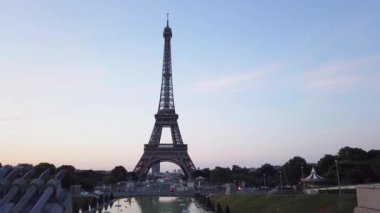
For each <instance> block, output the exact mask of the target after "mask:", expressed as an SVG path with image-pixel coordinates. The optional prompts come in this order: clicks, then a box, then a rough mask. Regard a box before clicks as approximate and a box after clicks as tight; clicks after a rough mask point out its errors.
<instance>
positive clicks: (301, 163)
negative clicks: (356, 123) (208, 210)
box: [195, 147, 380, 187]
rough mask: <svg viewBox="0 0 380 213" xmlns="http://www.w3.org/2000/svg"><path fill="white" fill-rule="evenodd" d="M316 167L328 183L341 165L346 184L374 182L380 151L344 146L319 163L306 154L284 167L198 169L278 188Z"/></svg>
mask: <svg viewBox="0 0 380 213" xmlns="http://www.w3.org/2000/svg"><path fill="white" fill-rule="evenodd" d="M312 167H314V168H315V169H316V170H317V173H318V174H319V175H321V176H322V177H324V178H325V179H326V181H325V182H324V184H326V185H333V184H336V183H337V168H338V169H339V173H340V179H341V183H342V184H357V183H371V182H379V181H380V150H370V151H368V152H366V151H364V150H362V149H359V148H351V147H344V148H341V149H340V150H339V152H338V153H337V155H335V156H333V155H324V156H323V157H322V158H321V159H320V160H319V161H318V162H317V163H316V164H311V163H308V162H306V160H305V159H304V158H302V157H299V156H296V157H293V158H291V159H290V160H289V161H287V162H286V163H285V164H283V165H281V166H273V165H271V164H264V165H262V166H261V167H260V168H257V169H255V170H252V169H251V170H250V169H248V168H241V167H239V166H238V165H234V166H232V168H231V169H230V168H229V167H227V168H223V167H215V168H214V169H212V170H210V169H208V168H205V169H203V170H200V171H197V172H196V174H195V176H203V177H205V178H206V179H207V180H209V181H210V182H212V183H214V184H222V183H226V182H230V183H231V182H235V184H239V183H241V182H242V181H244V182H245V183H246V184H247V185H248V186H256V187H260V186H264V185H265V186H268V187H274V186H278V185H279V184H280V179H282V181H283V184H284V185H285V184H289V185H296V184H298V183H299V182H300V179H301V178H302V177H306V176H307V175H309V174H310V172H311V169H312Z"/></svg>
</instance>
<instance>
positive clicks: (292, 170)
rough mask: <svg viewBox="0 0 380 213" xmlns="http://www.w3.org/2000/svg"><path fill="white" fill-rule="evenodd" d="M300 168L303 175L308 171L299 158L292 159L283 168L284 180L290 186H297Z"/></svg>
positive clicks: (305, 164) (303, 160) (307, 167)
mask: <svg viewBox="0 0 380 213" xmlns="http://www.w3.org/2000/svg"><path fill="white" fill-rule="evenodd" d="M302 168H303V171H304V175H305V174H307V173H308V172H309V171H310V168H309V166H308V165H307V163H306V161H305V159H303V158H301V157H299V156H296V157H293V158H292V159H290V160H289V161H288V162H286V163H285V164H284V166H283V172H284V177H285V179H286V180H287V181H288V182H289V183H290V184H292V185H294V184H297V183H298V182H299V181H300V180H301V177H302Z"/></svg>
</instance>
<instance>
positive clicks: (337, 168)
mask: <svg viewBox="0 0 380 213" xmlns="http://www.w3.org/2000/svg"><path fill="white" fill-rule="evenodd" d="M335 166H336V177H337V179H338V192H339V195H340V193H341V192H340V178H339V167H338V160H335Z"/></svg>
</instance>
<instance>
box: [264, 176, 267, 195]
mask: <svg viewBox="0 0 380 213" xmlns="http://www.w3.org/2000/svg"><path fill="white" fill-rule="evenodd" d="M264 190H265V191H266V190H267V184H266V178H265V173H264Z"/></svg>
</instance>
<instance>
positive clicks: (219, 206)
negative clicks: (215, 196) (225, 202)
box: [216, 203, 223, 213]
mask: <svg viewBox="0 0 380 213" xmlns="http://www.w3.org/2000/svg"><path fill="white" fill-rule="evenodd" d="M216 213H223V209H222V206H221V205H220V203H218V205H216Z"/></svg>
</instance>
